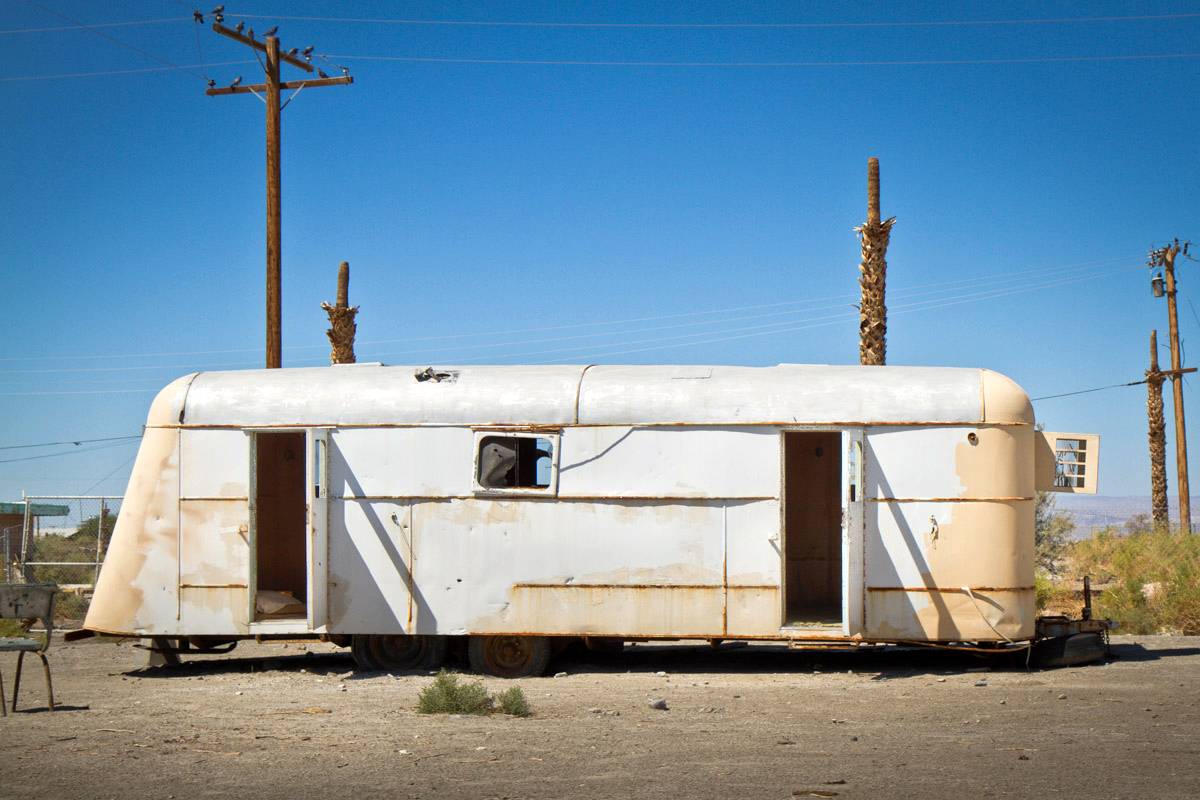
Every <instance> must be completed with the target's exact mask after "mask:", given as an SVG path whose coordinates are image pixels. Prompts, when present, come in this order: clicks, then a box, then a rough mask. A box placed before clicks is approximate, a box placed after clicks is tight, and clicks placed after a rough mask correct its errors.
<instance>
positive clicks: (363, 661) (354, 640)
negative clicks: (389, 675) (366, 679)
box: [350, 633, 379, 672]
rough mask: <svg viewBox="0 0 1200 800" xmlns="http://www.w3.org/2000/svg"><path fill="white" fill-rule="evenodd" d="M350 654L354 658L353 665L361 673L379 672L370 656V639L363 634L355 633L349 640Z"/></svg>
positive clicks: (372, 657)
mask: <svg viewBox="0 0 1200 800" xmlns="http://www.w3.org/2000/svg"><path fill="white" fill-rule="evenodd" d="M350 654H351V655H352V656H354V665H355V666H356V667H358V668H359V669H360V670H362V671H363V672H378V671H379V665H378V664H377V663H375V657H374V656H373V655H371V637H370V636H368V635H366V634H365V633H356V634H354V636H352V637H351V638H350Z"/></svg>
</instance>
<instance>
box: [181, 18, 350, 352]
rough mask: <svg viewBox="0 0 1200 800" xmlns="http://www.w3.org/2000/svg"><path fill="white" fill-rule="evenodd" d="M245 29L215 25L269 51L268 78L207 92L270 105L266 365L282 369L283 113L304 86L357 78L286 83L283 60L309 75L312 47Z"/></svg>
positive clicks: (272, 33)
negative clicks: (287, 44)
mask: <svg viewBox="0 0 1200 800" xmlns="http://www.w3.org/2000/svg"><path fill="white" fill-rule="evenodd" d="M242 27H243V26H242V25H241V24H239V25H238V27H237V29H234V28H226V27H225V26H224V25H222V24H221V18H220V16H218V17H217V21H216V22H214V23H213V25H212V29H213V30H214V31H216V32H217V33H219V34H221V35H222V36H227V37H229V38H230V39H233V40H234V41H235V42H239V43H241V44H244V45H246V46H247V47H250V48H252V49H254V50H257V51H258V52H261V53H264V54H265V55H266V63H265V64H263V71H264V73H265V74H266V81H265V82H263V83H257V84H253V85H250V86H242V85H240V83H241V78H240V77H239V78H238V79H237V80H235V81H234V82H233V83H232V84H231V85H229V86H226V87H221V88H217V87H214V86H213V85H212V82H211V81H210V82H209V87H208V91H206V92H205V94H207V95H209V96H210V97H212V96H215V95H222V94H246V93H250V94H253V95H255V96H257V97H258V98H259V99H260V100H262V101H263V102H265V103H266V105H267V369H278V368H279V367H281V366H283V341H282V333H281V330H280V329H281V324H282V312H281V310H280V301H279V296H280V282H281V272H282V270H281V264H282V254H281V251H280V231H281V227H280V225H281V223H280V196H279V192H280V176H279V138H280V136H279V134H280V124H279V112H281V111H282V110H283V108H284V107H285V106H286V105H287V104H288V103H290V102H291V100H292V98H294V97H295V96H296V95H297V94H299V93H300V91H301V90H302V89H306V88H310V87H316V86H337V85H340V84H347V83H354V78H352V77H350V76H349V75H345V74H344V75H341V76H339V77H337V78H330V77H328V76H326V75H325V74H324V73H322V72H320V71H319V70H318V74H319V75H320V76H321V77H319V78H304V79H302V80H298V81H287V82H284V83H281V82H280V80H279V64H280V62H283V63H285V64H290V65H292V66H293V67H297V68H299V69H302V70H304V71H305V72H308V73H311V72H312V71H313V65H312V64H310V63H309V62H308V59H309V58H310V57H311V55H312V48H311V47H308V48H306V49H305V50H304V54H303V58H297V57H296V54H297V52H299V51H298V50H297V49H295V48H293V49H292V50H288V51H286V52H280V49H281V48H280V46H279V39H278V38H277V37H276V36H275V30H276V29H275V28H272V29H271V30H269V31H267V33H266V35H265V36H263V40H262V41H261V42H260V41H258V40H257V39H255V38H254V31H253V29H251V30H250V31H249V35H244V34H243V33H242ZM343 71H344V70H343ZM282 89H295V90H296V91H295V93H293V94H292V97H290V98H288V100H287V101H285V102H284V103H283V104H282V105H281V104H280V102H279V93H280V90H282Z"/></svg>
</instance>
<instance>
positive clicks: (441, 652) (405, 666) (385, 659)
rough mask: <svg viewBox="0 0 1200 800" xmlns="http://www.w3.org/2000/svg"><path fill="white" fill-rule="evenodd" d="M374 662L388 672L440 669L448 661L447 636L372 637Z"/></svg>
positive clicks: (398, 635) (400, 635)
mask: <svg viewBox="0 0 1200 800" xmlns="http://www.w3.org/2000/svg"><path fill="white" fill-rule="evenodd" d="M368 649H369V650H370V652H371V661H373V662H374V663H375V664H377V665H378V667H377V668H378V669H382V670H386V671H388V672H407V671H410V670H428V669H437V668H438V667H440V666H441V665H442V663H443V662H444V661H445V660H446V637H445V636H406V635H405V634H403V633H398V634H383V635H379V636H371V637H370V641H369V643H368Z"/></svg>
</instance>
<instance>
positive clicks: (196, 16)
mask: <svg viewBox="0 0 1200 800" xmlns="http://www.w3.org/2000/svg"><path fill="white" fill-rule="evenodd" d="M192 19H194V20H195V21H196V22H199V23H200V24H204V15H203V14H201V13H200V12H199V11H193V12H192Z"/></svg>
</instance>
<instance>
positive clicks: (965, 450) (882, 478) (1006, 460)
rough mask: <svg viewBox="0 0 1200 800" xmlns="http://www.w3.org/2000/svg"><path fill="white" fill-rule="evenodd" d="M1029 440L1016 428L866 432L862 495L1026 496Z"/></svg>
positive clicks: (1028, 491) (1029, 481)
mask: <svg viewBox="0 0 1200 800" xmlns="http://www.w3.org/2000/svg"><path fill="white" fill-rule="evenodd" d="M1032 436H1033V431H1032V430H1031V429H1030V428H1028V427H1017V426H1004V427H994V426H976V425H970V426H954V427H938V428H915V427H904V428H872V429H871V430H870V436H869V437H868V440H867V446H868V450H867V459H866V466H867V497H869V498H904V499H929V500H932V499H939V498H940V499H957V498H965V499H985V500H986V499H996V498H1004V499H1014V498H1029V497H1032V496H1033V493H1034V492H1033V471H1032V469H1031V468H1030V467H1031V465H1030V464H1029V463H1028V462H1029V449H1030V445H1031V441H1032Z"/></svg>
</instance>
